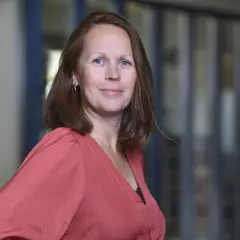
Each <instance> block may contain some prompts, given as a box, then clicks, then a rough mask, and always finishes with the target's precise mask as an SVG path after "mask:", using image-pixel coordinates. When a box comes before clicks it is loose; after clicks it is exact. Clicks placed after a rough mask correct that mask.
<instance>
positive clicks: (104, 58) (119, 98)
mask: <svg viewBox="0 0 240 240" xmlns="http://www.w3.org/2000/svg"><path fill="white" fill-rule="evenodd" d="M78 69H79V75H78V76H76V75H75V81H77V82H78V83H79V84H80V88H81V92H82V96H83V103H84V106H85V108H87V109H88V110H91V111H94V112H96V113H98V114H102V115H106V116H113V115H116V114H120V113H122V111H123V110H124V109H125V108H126V107H127V106H128V104H129V103H130V101H131V98H132V95H133V91H134V87H135V83H136V78H137V74H136V68H135V64H134V58H133V53H132V47H131V42H130V39H129V36H128V34H127V33H126V32H125V31H124V30H123V29H121V28H119V27H116V26H113V25H107V24H106V25H97V26H95V27H93V28H92V29H91V30H90V31H89V32H88V33H87V35H86V37H85V41H84V48H83V52H82V55H81V57H80V61H79V66H78ZM89 108H90V109H89Z"/></svg>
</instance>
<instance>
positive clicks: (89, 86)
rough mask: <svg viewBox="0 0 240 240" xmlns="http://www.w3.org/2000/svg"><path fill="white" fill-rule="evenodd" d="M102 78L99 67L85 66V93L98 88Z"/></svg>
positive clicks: (83, 76)
mask: <svg viewBox="0 0 240 240" xmlns="http://www.w3.org/2000/svg"><path fill="white" fill-rule="evenodd" d="M101 79H102V73H101V71H98V70H97V69H91V68H85V71H84V74H83V75H82V84H81V86H82V89H83V92H84V93H85V94H89V93H92V92H93V91H94V90H96V89H97V86H98V85H99V84H100V82H101Z"/></svg>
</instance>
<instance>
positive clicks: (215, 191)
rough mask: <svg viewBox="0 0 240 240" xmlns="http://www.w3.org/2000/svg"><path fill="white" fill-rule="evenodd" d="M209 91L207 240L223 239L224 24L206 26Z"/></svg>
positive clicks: (217, 23)
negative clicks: (209, 182) (210, 116)
mask: <svg viewBox="0 0 240 240" xmlns="http://www.w3.org/2000/svg"><path fill="white" fill-rule="evenodd" d="M207 36H208V38H207V44H208V58H209V60H210V61H211V62H209V63H208V67H209V77H208V79H210V80H211V81H208V83H209V87H208V88H209V89H211V92H210V93H211V96H212V99H211V102H210V103H209V104H210V105H211V109H212V118H211V136H210V147H211V152H210V154H209V160H208V161H209V164H210V167H211V173H212V176H211V179H212V192H211V196H210V200H209V216H210V219H209V239H211V240H221V239H224V234H223V233H224V228H223V214H222V211H223V190H222V189H223V169H222V167H223V165H222V164H223V158H222V156H221V82H222V73H221V69H222V52H223V49H224V41H223V39H224V24H223V22H222V20H219V19H218V20H217V19H216V21H214V22H213V23H212V24H209V26H208V34H207Z"/></svg>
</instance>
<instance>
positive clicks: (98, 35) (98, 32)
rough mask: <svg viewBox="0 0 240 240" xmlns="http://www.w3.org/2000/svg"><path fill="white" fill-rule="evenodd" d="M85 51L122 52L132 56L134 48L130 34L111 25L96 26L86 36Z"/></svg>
mask: <svg viewBox="0 0 240 240" xmlns="http://www.w3.org/2000/svg"><path fill="white" fill-rule="evenodd" d="M83 51H87V52H89V53H91V52H99V51H101V52H111V51H114V52H118V51H119V52H121V54H131V53H132V47H131V41H130V38H129V36H128V33H127V32H126V31H125V30H124V29H122V28H120V27H117V26H114V25H110V24H101V25H96V26H94V27H93V28H91V29H90V30H89V32H88V33H87V34H86V37H85V41H84V48H83Z"/></svg>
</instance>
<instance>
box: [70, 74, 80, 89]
mask: <svg viewBox="0 0 240 240" xmlns="http://www.w3.org/2000/svg"><path fill="white" fill-rule="evenodd" d="M72 84H73V86H75V87H77V86H78V85H79V82H78V76H77V74H76V73H73V75H72Z"/></svg>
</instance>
